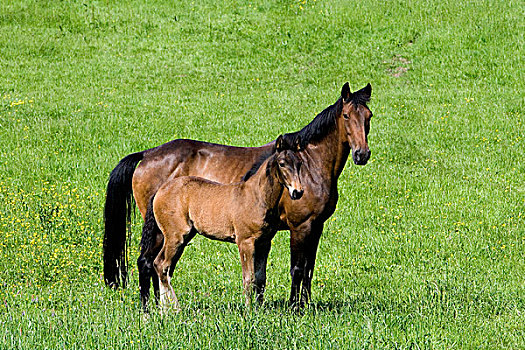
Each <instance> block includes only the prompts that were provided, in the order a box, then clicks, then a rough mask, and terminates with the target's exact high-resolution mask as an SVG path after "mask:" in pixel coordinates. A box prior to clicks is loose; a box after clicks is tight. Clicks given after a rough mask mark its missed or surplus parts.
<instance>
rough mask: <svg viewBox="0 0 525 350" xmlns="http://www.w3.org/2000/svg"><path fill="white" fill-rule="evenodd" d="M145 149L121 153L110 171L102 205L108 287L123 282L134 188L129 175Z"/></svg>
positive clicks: (123, 283) (125, 276)
mask: <svg viewBox="0 0 525 350" xmlns="http://www.w3.org/2000/svg"><path fill="white" fill-rule="evenodd" d="M142 158H144V151H142V152H137V153H132V154H129V155H127V156H126V157H124V158H123V159H122V160H121V161H120V162H119V163H118V165H117V166H116V167H115V169H113V171H112V172H111V174H110V175H109V182H108V188H107V191H106V205H105V207H104V224H105V233H104V280H105V282H106V285H108V286H109V287H113V288H117V287H118V286H119V285H121V286H122V287H125V286H126V279H127V274H128V273H127V263H128V257H127V254H126V246H127V244H126V243H127V242H126V231H127V230H128V229H129V226H130V222H131V208H132V205H133V190H132V187H131V179H132V178H133V173H134V172H135V168H136V166H137V164H138V163H139V162H140V161H141V160H142Z"/></svg>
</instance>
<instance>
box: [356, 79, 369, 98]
mask: <svg viewBox="0 0 525 350" xmlns="http://www.w3.org/2000/svg"><path fill="white" fill-rule="evenodd" d="M355 94H356V95H357V96H358V97H359V100H361V101H365V102H368V101H370V96H372V85H370V83H368V84H367V85H366V86H365V87H364V88H362V89H361V90H359V91H357V92H356V93H355Z"/></svg>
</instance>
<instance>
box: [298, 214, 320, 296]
mask: <svg viewBox="0 0 525 350" xmlns="http://www.w3.org/2000/svg"><path fill="white" fill-rule="evenodd" d="M323 226H324V225H323V224H322V223H321V224H318V225H312V226H311V230H310V234H309V235H308V236H307V237H305V238H306V244H305V252H304V256H305V268H304V274H303V283H302V288H301V305H305V304H307V303H308V302H309V301H310V297H311V295H312V294H311V293H312V278H313V275H314V267H315V259H316V256H317V247H318V246H319V240H320V238H321V234H322V233H323Z"/></svg>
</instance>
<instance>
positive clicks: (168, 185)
mask: <svg viewBox="0 0 525 350" xmlns="http://www.w3.org/2000/svg"><path fill="white" fill-rule="evenodd" d="M299 150H300V141H299V139H298V140H296V143H295V145H293V146H291V145H288V144H287V143H286V142H285V141H283V137H282V135H281V136H279V137H278V138H277V140H276V142H275V145H274V152H273V154H272V155H271V156H270V157H269V158H267V159H266V160H265V161H264V162H263V163H262V164H261V165H260V167H259V168H258V170H257V171H256V172H254V173H253V175H251V176H247V177H245V178H244V179H243V180H242V181H240V182H237V183H233V184H221V183H218V182H214V181H210V180H207V179H203V178H200V177H194V176H183V177H176V178H171V179H170V180H168V181H167V182H165V183H164V184H163V185H162V186H161V188H160V189H159V190H158V191H157V193H156V195H155V196H154V199H153V201H152V205H151V206H150V209H149V210H148V212H147V213H146V217H147V218H146V221H150V220H151V218H150V217H151V216H153V217H154V220H155V221H156V222H157V225H158V227H159V228H160V230H161V232H162V234H163V236H164V240H163V241H164V243H163V246H162V249H161V250H160V252H159V254H158V255H157V257H156V259H155V262H154V266H155V270H156V272H157V275H158V276H159V281H160V304H161V306H162V310H164V311H166V310H167V308H168V306H169V305H174V306H175V308H176V309H179V304H178V300H177V297H176V296H175V292H174V290H173V287H172V286H171V283H170V280H171V277H172V275H173V269H174V268H175V265H176V264H177V262H178V260H179V259H180V257H181V255H182V253H183V251H184V247H185V246H186V245H187V244H188V243H189V242H190V240H191V239H192V238H193V237H194V236H195V235H196V233H199V234H201V235H203V236H205V237H207V238H210V239H213V240H218V241H224V242H231V243H235V244H237V247H238V248H239V254H240V258H241V265H242V275H243V289H244V295H245V303H246V306H251V302H252V294H253V293H252V292H253V287H254V282H255V269H254V253H255V246H256V245H258V244H261V242H264V243H263V244H270V243H269V242H270V241H271V239H272V238H273V235H274V234H275V232H276V229H275V226H276V225H278V224H279V212H278V210H277V206H278V204H279V201H280V199H281V195H282V194H283V191H284V188H287V189H288V191H287V192H288V194H289V197H290V198H291V200H298V199H300V198H301V196H302V194H303V189H302V187H301V180H300V177H299V172H300V168H301V161H300V159H299V157H297V156H296V154H295V153H296V152H297V151H299ZM144 226H145V228H146V229H147V227H150V225H144ZM144 233H147V232H144ZM145 248H146V249H147V248H148V247H145ZM142 301H143V302H144V301H147V299H144V298H143V299H142ZM143 308H144V310H146V311H147V306H146V305H143Z"/></svg>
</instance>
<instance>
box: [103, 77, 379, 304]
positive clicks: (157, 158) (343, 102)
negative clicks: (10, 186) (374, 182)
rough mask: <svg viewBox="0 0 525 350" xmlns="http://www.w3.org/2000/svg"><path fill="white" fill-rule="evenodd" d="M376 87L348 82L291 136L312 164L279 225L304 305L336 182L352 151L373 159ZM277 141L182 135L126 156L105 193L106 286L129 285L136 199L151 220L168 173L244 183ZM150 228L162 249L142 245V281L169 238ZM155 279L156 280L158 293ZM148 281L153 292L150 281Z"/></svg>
mask: <svg viewBox="0 0 525 350" xmlns="http://www.w3.org/2000/svg"><path fill="white" fill-rule="evenodd" d="M371 93H372V87H371V85H370V84H368V85H366V86H365V87H364V88H362V89H360V90H358V91H356V92H353V93H352V92H351V91H350V87H349V84H348V83H345V84H344V85H343V87H342V89H341V95H340V97H338V99H337V101H336V102H335V103H334V104H332V105H330V106H328V107H327V108H325V109H324V110H323V111H322V112H321V113H319V114H318V115H317V116H316V117H315V118H314V119H313V120H312V121H311V122H310V123H309V124H308V125H306V126H305V127H303V128H302V129H301V130H299V131H297V132H294V133H290V134H285V135H284V138H286V139H287V140H289V141H290V142H289V143H291V144H293V141H294V140H295V139H297V138H300V141H301V148H302V150H301V151H300V152H298V153H297V154H298V156H299V157H300V158H301V161H302V164H303V167H304V169H305V170H306V171H305V172H304V173H303V175H302V178H301V183H302V185H303V188H304V190H305V195H303V196H302V198H301V199H300V200H295V201H292V200H290V199H289V198H288V197H287V196H282V198H281V200H280V202H279V213H280V223H279V227H278V229H279V230H289V231H290V275H291V290H290V298H289V303H290V304H291V305H295V306H298V307H301V306H303V305H304V304H306V303H308V301H309V299H310V297H311V281H312V277H313V270H314V266H315V259H316V253H317V247H318V244H319V239H320V237H321V234H322V231H323V226H324V222H325V221H326V220H327V219H328V218H329V217H330V216H331V215H332V214H333V213H334V211H335V207H336V204H337V201H338V191H337V181H338V178H339V176H340V175H341V172H342V171H343V168H344V166H345V164H346V161H347V159H348V157H349V156H350V155H351V156H352V159H353V161H354V163H355V164H356V165H366V164H367V162H368V160H369V158H370V154H371V152H370V149H369V147H368V133H369V131H370V120H371V118H372V112H371V110H370V109H369V108H368V106H367V103H368V101H369V100H370V97H371ZM273 144H274V141H272V142H270V143H268V144H265V145H263V146H260V147H233V146H226V145H219V144H212V143H207V142H201V141H195V140H187V139H179V140H173V141H170V142H167V143H165V144H163V145H160V146H158V147H155V148H151V149H148V150H144V151H141V152H137V153H132V154H129V155H128V156H126V157H124V158H123V159H122V160H121V161H120V162H119V164H118V165H117V166H116V167H115V168H114V169H113V171H112V172H111V174H110V177H109V181H108V186H107V192H106V204H105V209H104V218H105V220H104V221H105V234H104V242H103V243H104V244H103V246H104V248H103V249H104V279H105V282H106V284H107V285H108V286H110V287H118V286H120V285H121V286H125V283H126V278H127V255H126V244H127V242H126V227H129V222H130V215H131V205H132V200H133V198H134V199H135V202H136V204H137V206H138V208H139V211H140V213H141V215H142V217H143V219H144V218H145V215H146V211H147V207H148V203H149V202H150V201H151V198H152V197H153V196H154V195H155V193H156V192H157V191H158V189H159V188H160V187H161V186H162V185H163V183H165V182H166V181H167V180H168V179H169V178H174V177H179V176H188V175H191V176H199V177H203V178H206V179H209V180H211V181H216V182H220V183H231V182H237V181H239V179H241V178H242V176H243V175H244V174H247V173H249V172H250V171H252V170H253V169H252V168H256V167H257V164H260V163H261V160H262V159H265V158H267V157H269V156H270V154H271V150H272V147H273ZM139 163H140V164H139ZM137 164H138V166H137ZM152 225H153V226H154V223H152ZM148 232H154V233H153V236H149V237H144V236H143V237H142V241H147V240H151V241H154V243H155V244H154V245H153V246H154V247H156V248H154V249H153V251H143V252H142V253H141V256H140V257H139V259H138V265H139V280H141V286H142V281H146V280H147V281H149V279H150V278H151V277H152V276H153V274H155V271H154V269H153V268H152V266H151V265H152V259H154V258H155V257H156V255H157V253H158V250H159V249H160V248H161V247H162V240H163V236H162V234H161V233H160V232H159V230H158V229H157V230H150V231H148ZM155 232H156V233H155ZM269 252H270V244H260V245H258V246H256V247H255V256H256V259H255V271H256V272H255V290H256V300H258V301H259V302H262V301H263V296H264V287H265V283H266V261H267V257H268V254H269ZM150 260H151V261H150ZM156 281H158V279H157V278H153V286H154V289H155V291H156V294H158V285H156V284H157V282H156ZM147 285H148V286H147V288H148V290H149V282H148V283H147ZM141 293H142V291H141Z"/></svg>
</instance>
